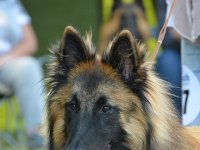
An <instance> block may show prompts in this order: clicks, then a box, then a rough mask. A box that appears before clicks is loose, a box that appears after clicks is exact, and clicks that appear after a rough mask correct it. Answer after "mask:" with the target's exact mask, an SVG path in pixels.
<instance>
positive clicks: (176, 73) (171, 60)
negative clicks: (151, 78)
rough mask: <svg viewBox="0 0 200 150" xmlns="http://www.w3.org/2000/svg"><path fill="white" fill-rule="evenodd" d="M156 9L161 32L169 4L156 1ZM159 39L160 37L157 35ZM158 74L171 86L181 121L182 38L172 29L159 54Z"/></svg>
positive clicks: (168, 31) (160, 0) (168, 30)
mask: <svg viewBox="0 0 200 150" xmlns="http://www.w3.org/2000/svg"><path fill="white" fill-rule="evenodd" d="M155 9H156V12H157V13H156V14H157V18H158V19H157V20H158V31H160V30H161V28H162V26H163V24H164V21H165V18H166V10H167V4H166V3H165V0H155ZM157 37H158V35H157ZM156 72H158V73H159V75H160V77H161V78H162V79H164V80H166V81H167V82H169V83H170V84H171V87H170V88H171V93H172V95H173V96H172V99H173V103H174V105H175V108H176V110H177V112H178V116H179V118H180V120H181V118H182V115H181V113H182V112H181V111H182V109H181V107H182V105H181V95H182V93H181V54H180V37H179V35H178V33H177V32H176V31H175V30H174V29H173V28H172V27H169V28H167V31H166V34H165V38H164V40H163V42H162V51H161V52H160V53H159V55H158V58H157V63H156Z"/></svg>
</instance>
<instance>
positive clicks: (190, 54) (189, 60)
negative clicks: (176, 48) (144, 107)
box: [181, 39, 200, 125]
mask: <svg viewBox="0 0 200 150" xmlns="http://www.w3.org/2000/svg"><path fill="white" fill-rule="evenodd" d="M181 57H182V63H183V65H185V66H186V67H188V68H189V69H190V70H191V71H192V72H193V73H194V74H195V76H196V77H197V79H198V80H199V83H200V45H197V44H194V43H192V42H190V41H188V40H186V39H182V40H181ZM196 97H197V99H198V100H199V96H198V95H196ZM189 125H200V113H199V115H198V116H197V117H196V119H195V120H194V121H192V122H191V123H190V124H189Z"/></svg>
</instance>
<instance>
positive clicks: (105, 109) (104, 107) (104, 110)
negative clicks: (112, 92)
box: [102, 106, 111, 113]
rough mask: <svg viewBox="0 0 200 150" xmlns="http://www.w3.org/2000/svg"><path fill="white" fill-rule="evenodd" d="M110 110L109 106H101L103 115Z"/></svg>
mask: <svg viewBox="0 0 200 150" xmlns="http://www.w3.org/2000/svg"><path fill="white" fill-rule="evenodd" d="M110 110H111V107H110V106H103V107H102V111H103V112H104V113H106V112H108V111H110Z"/></svg>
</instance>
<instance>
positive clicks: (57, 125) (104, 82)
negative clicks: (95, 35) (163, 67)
mask: <svg viewBox="0 0 200 150" xmlns="http://www.w3.org/2000/svg"><path fill="white" fill-rule="evenodd" d="M140 50H141V48H140V46H139V45H138V44H137V43H136V42H135V40H134V38H133V36H132V35H131V33H130V32H129V31H122V32H121V33H120V34H119V35H118V36H117V37H116V38H115V39H114V40H113V42H112V43H111V46H110V48H108V50H107V52H105V54H104V55H103V56H102V57H98V56H96V55H95V51H94V49H93V48H92V46H91V44H88V40H87V39H86V40H83V39H82V38H81V37H80V35H79V33H78V32H77V31H76V30H75V29H73V28H72V27H67V28H66V29H65V32H64V35H63V38H62V41H61V44H60V46H59V47H58V48H56V50H55V51H54V56H55V60H54V63H53V65H52V66H51V67H49V69H50V73H49V78H48V80H49V81H48V83H49V84H48V85H49V91H50V94H49V98H48V103H47V107H48V121H49V122H48V124H49V139H50V141H49V142H50V143H49V145H50V147H49V148H50V149H68V150H110V149H112V150H118V149H119V150H128V149H139V148H141V147H142V145H143V144H144V143H143V142H142V141H143V140H144V139H145V137H146V134H147V133H146V132H147V126H148V125H147V117H146V114H145V110H144V107H143V106H144V105H146V101H145V99H144V98H143V96H142V94H141V89H142V87H143V86H144V85H143V83H145V82H144V81H145V79H146V74H145V69H144V67H143V62H144V60H143V59H144V54H145V53H144V51H143V50H141V51H140ZM130 143H131V144H130Z"/></svg>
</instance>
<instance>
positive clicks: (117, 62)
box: [103, 30, 145, 82]
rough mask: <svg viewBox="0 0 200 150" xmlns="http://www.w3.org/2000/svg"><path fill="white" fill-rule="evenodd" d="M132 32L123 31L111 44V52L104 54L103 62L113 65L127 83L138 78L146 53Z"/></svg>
mask: <svg viewBox="0 0 200 150" xmlns="http://www.w3.org/2000/svg"><path fill="white" fill-rule="evenodd" d="M140 50H141V47H140V46H139V44H138V43H137V42H136V40H135V39H134V37H133V36H132V34H131V32H130V31H128V30H123V31H122V32H121V33H120V34H119V35H118V36H116V37H115V38H114V40H113V42H112V43H111V48H110V50H109V51H108V52H107V53H106V54H104V56H103V62H104V63H107V64H109V65H111V66H112V67H113V68H114V69H116V70H117V71H118V72H119V74H121V75H122V77H123V78H124V79H125V81H127V82H130V81H131V82H132V80H133V79H134V78H135V77H137V76H138V75H139V73H140V69H141V68H140V66H141V64H142V63H143V61H144V54H145V53H144V51H143V50H142V51H141V52H139V51H140Z"/></svg>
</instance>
